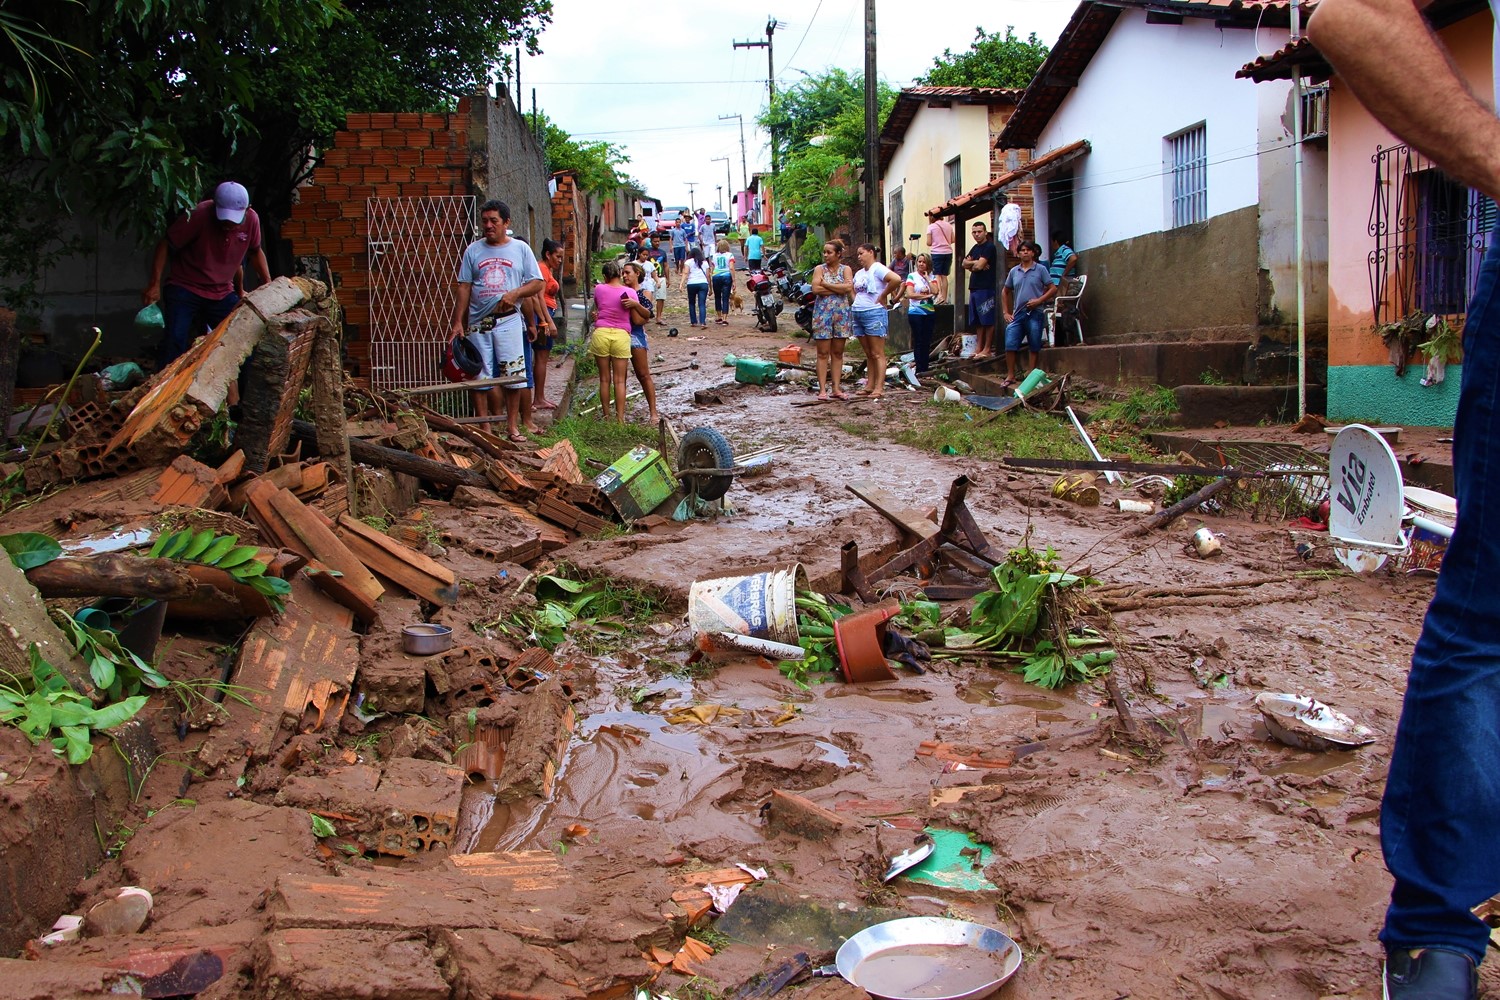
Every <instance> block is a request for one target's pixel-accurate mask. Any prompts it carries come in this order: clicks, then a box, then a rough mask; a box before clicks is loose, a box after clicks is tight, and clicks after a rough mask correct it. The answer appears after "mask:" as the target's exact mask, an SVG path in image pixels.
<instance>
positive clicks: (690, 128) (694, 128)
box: [568, 124, 734, 139]
mask: <svg viewBox="0 0 1500 1000" xmlns="http://www.w3.org/2000/svg"><path fill="white" fill-rule="evenodd" d="M733 127H734V126H732V125H718V124H709V125H662V126H660V127H658V128H622V129H613V130H611V131H608V132H569V133H568V134H569V135H571V136H572V137H573V138H575V139H586V138H593V137H595V136H601V135H638V134H640V133H642V132H701V131H702V130H704V129H710V128H714V129H722V128H733Z"/></svg>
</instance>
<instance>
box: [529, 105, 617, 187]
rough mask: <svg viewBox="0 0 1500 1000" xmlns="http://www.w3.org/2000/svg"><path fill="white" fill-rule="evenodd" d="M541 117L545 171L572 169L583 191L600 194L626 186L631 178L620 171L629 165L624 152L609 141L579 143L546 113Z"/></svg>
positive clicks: (596, 140)
mask: <svg viewBox="0 0 1500 1000" xmlns="http://www.w3.org/2000/svg"><path fill="white" fill-rule="evenodd" d="M541 118H542V141H543V143H544V144H545V146H546V149H547V169H548V170H550V171H552V172H554V173H556V172H557V171H559V170H572V171H574V172H576V173H577V174H578V184H579V186H580V187H582V188H583V189H584V190H585V191H591V192H593V193H595V194H603V193H605V192H609V191H613V190H615V189H616V188H619V187H624V186H627V185H629V184H630V183H631V181H630V178H628V177H626V176H625V175H624V174H623V173H621V172H620V168H621V167H623V166H625V165H626V164H627V163H629V162H630V157H629V156H627V155H625V151H624V150H623V149H621V148H620V147H619V146H616V145H615V144H614V143H612V142H604V141H602V140H598V139H595V140H590V141H587V142H580V141H578V140H577V139H574V138H573V137H572V136H571V135H570V134H568V131H567V130H566V129H564V128H562V127H561V126H560V125H558V124H557V123H556V122H554V121H552V120H551V119H550V118H548V117H547V116H546V115H545V114H544V115H542V116H541Z"/></svg>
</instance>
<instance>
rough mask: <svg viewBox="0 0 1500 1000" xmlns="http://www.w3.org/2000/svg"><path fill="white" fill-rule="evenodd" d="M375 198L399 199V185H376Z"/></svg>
mask: <svg viewBox="0 0 1500 1000" xmlns="http://www.w3.org/2000/svg"><path fill="white" fill-rule="evenodd" d="M375 197H377V198H399V197H401V185H400V184H376V185H375Z"/></svg>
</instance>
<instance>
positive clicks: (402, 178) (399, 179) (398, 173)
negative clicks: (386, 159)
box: [386, 166, 416, 184]
mask: <svg viewBox="0 0 1500 1000" xmlns="http://www.w3.org/2000/svg"><path fill="white" fill-rule="evenodd" d="M414 169H416V168H414V167H409V166H395V167H391V168H390V169H389V170H388V171H386V173H387V175H388V176H387V177H386V179H387V180H389V181H390V182H391V183H392V184H410V183H411V172H412V170H414Z"/></svg>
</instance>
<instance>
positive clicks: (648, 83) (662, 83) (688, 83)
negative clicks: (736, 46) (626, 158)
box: [527, 80, 761, 90]
mask: <svg viewBox="0 0 1500 1000" xmlns="http://www.w3.org/2000/svg"><path fill="white" fill-rule="evenodd" d="M527 82H528V83H530V84H531V85H532V86H533V87H614V88H615V89H617V90H618V89H619V88H620V87H621V86H630V87H696V86H699V85H700V84H704V83H722V84H731V83H753V84H755V85H756V86H757V87H759V86H760V83H761V81H759V80H631V81H630V83H629V84H628V85H622V84H621V83H620V81H619V80H529V81H527Z"/></svg>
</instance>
